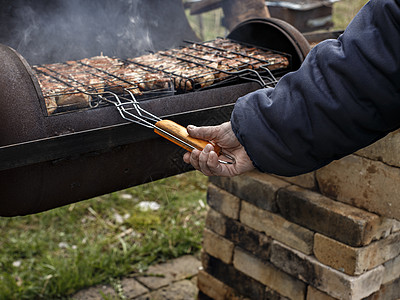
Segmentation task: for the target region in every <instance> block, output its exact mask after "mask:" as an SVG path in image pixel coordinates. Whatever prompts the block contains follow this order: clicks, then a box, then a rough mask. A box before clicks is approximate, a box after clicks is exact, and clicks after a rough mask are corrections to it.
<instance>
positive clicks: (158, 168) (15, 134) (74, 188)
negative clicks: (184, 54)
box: [0, 20, 309, 216]
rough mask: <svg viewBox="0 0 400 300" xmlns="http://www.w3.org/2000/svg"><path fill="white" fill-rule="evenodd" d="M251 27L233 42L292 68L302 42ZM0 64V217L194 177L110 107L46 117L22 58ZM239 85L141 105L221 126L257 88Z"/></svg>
mask: <svg viewBox="0 0 400 300" xmlns="http://www.w3.org/2000/svg"><path fill="white" fill-rule="evenodd" d="M256 22H257V26H253V25H254V24H252V23H251V22H247V25H246V24H244V25H241V26H238V29H237V30H238V32H235V30H234V31H233V32H232V33H231V34H230V35H232V38H233V39H234V40H238V41H241V42H244V43H249V42H251V44H255V45H257V46H259V47H265V48H270V49H273V50H276V51H281V52H284V53H286V54H288V55H289V56H291V61H290V66H289V68H288V70H294V69H296V68H297V67H298V65H299V64H300V63H301V61H302V60H303V59H304V57H305V55H306V53H307V51H308V49H309V48H307V47H308V43H307V46H304V45H305V43H306V42H304V41H305V40H303V39H304V38H302V37H301V36H300V37H296V38H294V39H293V38H292V36H293V32H295V34H297V33H296V31H295V30H294V31H293V29H292V28H291V27H287V28H285V27H284V26H283V27H282V24H281V22H279V21H274V20H265V21H261V20H257V21H256ZM260 23H261V24H263V25H260ZM276 23H279V26H277V25H276ZM243 26H244V27H243ZM254 30H256V32H253V31H254ZM241 31H244V32H246V34H245V35H243V34H242V33H240V32H241ZM279 31H280V32H281V34H280V35H279V34H278V33H277V32H279ZM288 32H289V33H288ZM248 34H250V35H248ZM257 35H258V36H260V41H262V42H261V43H257V40H256V39H255V37H256V36H257ZM268 35H271V36H273V38H271V39H270V40H269V43H268V42H266V41H267V40H268V39H267V38H265V37H264V36H268ZM288 35H289V36H290V38H288ZM228 37H229V36H228ZM249 37H252V38H253V40H252V41H249V40H248V38H249ZM277 39H278V40H289V41H286V42H285V43H284V44H285V45H289V46H290V47H286V48H285V47H282V48H285V49H281V48H280V46H279V44H282V41H279V43H278V46H277V45H276V44H277ZM302 43H304V45H303V46H301V44H302ZM299 45H300V46H299ZM289 48H290V49H289ZM288 49H289V50H288ZM299 53H300V54H299ZM165 55H166V56H172V57H173V56H174V55H176V53H174V52H173V51H165ZM196 59H198V57H196ZM0 61H1V63H2V66H3V67H2V74H0V104H1V109H0V119H1V120H2V126H1V128H0V157H1V159H0V185H1V189H0V215H2V216H15V215H24V214H30V213H36V212H40V211H44V210H48V209H51V208H54V207H58V206H62V205H66V204H69V203H72V202H76V201H80V200H84V199H89V198H91V197H94V196H98V195H102V194H105V193H109V192H113V191H117V190H121V189H124V188H127V187H130V186H134V185H139V184H143V183H145V182H149V181H152V180H157V179H160V178H164V177H167V176H171V175H175V174H179V173H182V172H185V171H188V170H191V167H190V166H188V165H186V164H184V163H183V161H182V154H183V153H184V150H181V149H180V148H179V147H177V146H176V145H174V144H172V143H170V142H168V141H166V140H164V139H162V138H160V137H158V136H157V135H155V134H154V133H153V131H152V130H149V129H148V128H145V127H142V126H139V125H136V124H131V123H127V122H126V121H125V120H123V119H122V118H121V117H120V115H119V113H118V111H117V110H116V109H115V107H113V106H104V107H97V108H94V109H91V108H87V109H80V110H78V111H73V112H70V113H58V114H54V115H53V114H50V115H49V113H48V110H47V108H46V104H45V101H44V95H43V94H42V89H41V88H40V86H39V83H38V80H37V77H36V74H35V73H34V72H33V71H32V68H31V67H30V66H29V65H28V63H27V62H26V61H25V59H24V58H23V57H22V56H20V55H19V54H18V53H17V52H16V51H14V50H12V49H11V48H9V47H6V46H3V45H0ZM139 64H140V63H139V62H138V65H139ZM142 67H143V66H142ZM37 71H38V70H37ZM285 72H287V71H285ZM285 72H283V73H281V74H279V76H281V75H283V74H284V73H285ZM170 75H171V77H173V74H170ZM167 78H168V76H167ZM238 78H239V77H236V78H235V81H234V83H233V84H227V83H226V82H224V84H220V82H218V83H216V85H215V86H207V87H204V86H203V87H202V86H196V84H194V85H192V87H195V88H194V89H193V90H196V91H193V90H190V91H185V90H184V89H182V91H180V92H178V91H177V90H178V89H176V87H177V86H178V87H180V85H177V84H176V82H174V81H173V82H174V84H173V85H172V86H173V93H171V91H172V89H170V88H168V89H166V90H159V91H157V92H156V93H155V94H154V93H152V94H151V97H148V98H144V99H142V101H141V106H142V107H143V108H144V109H145V110H147V111H150V112H151V113H153V114H155V115H157V116H160V117H162V118H169V119H171V120H174V121H176V122H177V123H180V124H181V125H183V126H185V125H188V124H195V125H216V124H220V123H221V122H224V121H227V120H229V119H230V114H231V111H232V109H233V106H234V103H235V101H236V100H237V98H238V97H240V96H242V95H245V94H247V93H249V92H251V91H254V90H256V89H258V88H259V87H260V85H259V83H257V82H254V81H243V80H239V81H237V79H238ZM239 79H240V78H239ZM251 79H254V78H251ZM173 80H176V79H173ZM191 80H192V78H191ZM78 85H79V84H78ZM183 86H184V87H186V84H185V85H183ZM157 93H162V95H161V96H162V97H160V95H158V94H157ZM144 155H146V157H145V158H143V156H144Z"/></svg>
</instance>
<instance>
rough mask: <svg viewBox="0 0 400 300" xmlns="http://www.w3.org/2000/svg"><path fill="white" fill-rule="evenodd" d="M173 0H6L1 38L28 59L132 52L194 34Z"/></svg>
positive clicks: (130, 54) (168, 44)
mask: <svg viewBox="0 0 400 300" xmlns="http://www.w3.org/2000/svg"><path fill="white" fill-rule="evenodd" d="M2 2H7V1H1V0H0V4H2ZM177 4H179V5H180V6H182V3H181V2H180V1H177V0H98V1H96V0H64V1H63V0H39V1H38V0H9V1H8V3H6V5H4V3H3V6H2V7H3V8H1V9H2V10H3V11H4V7H6V8H7V9H6V10H7V13H3V14H1V13H0V18H2V19H3V21H1V22H0V26H1V27H2V28H1V30H2V35H0V38H2V40H0V42H1V43H5V44H7V45H9V46H11V47H13V48H14V49H16V50H17V51H18V52H19V53H21V54H22V56H24V57H25V58H26V59H27V60H28V62H29V63H31V64H39V63H51V62H61V61H66V60H76V59H80V58H84V57H90V56H95V55H100V54H101V53H102V54H104V55H108V56H117V57H121V58H127V57H134V56H137V55H140V54H142V53H144V52H147V51H157V50H160V49H162V48H164V49H165V48H168V47H171V46H176V44H177V43H178V42H177V40H178V41H179V42H181V41H182V40H183V39H184V38H188V37H189V38H191V39H193V38H195V36H194V34H192V32H191V33H190V34H189V36H188V32H189V31H191V29H189V30H188V28H186V27H188V24H187V25H186V24H185V22H187V20H186V19H185V16H184V12H183V9H181V10H182V11H180V9H179V8H180V7H178V6H177ZM172 13H175V14H176V13H182V15H179V16H177V15H175V16H173V14H172ZM182 17H183V18H184V20H180V21H179V22H177V20H176V19H179V18H181V19H182ZM182 22H183V23H182ZM182 24H183V25H182ZM5 26H6V27H8V28H7V29H6V30H7V33H8V34H5V31H4V30H5ZM185 26H186V27H185ZM4 35H6V37H4ZM176 35H177V36H179V38H178V39H175V38H174V36H176Z"/></svg>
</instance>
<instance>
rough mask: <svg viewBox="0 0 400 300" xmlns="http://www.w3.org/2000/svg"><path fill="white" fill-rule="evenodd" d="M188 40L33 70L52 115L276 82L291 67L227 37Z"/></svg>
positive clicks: (280, 56)
mask: <svg viewBox="0 0 400 300" xmlns="http://www.w3.org/2000/svg"><path fill="white" fill-rule="evenodd" d="M187 43H188V46H186V47H182V48H180V49H172V50H167V51H159V52H157V53H153V54H148V55H143V56H140V57H136V58H132V59H120V58H110V57H107V56H97V57H92V58H87V59H82V60H79V61H67V62H65V63H55V64H48V65H40V66H33V67H32V68H33V70H34V71H35V73H36V76H37V79H38V81H39V84H40V87H41V89H42V93H43V97H44V100H45V102H46V107H47V113H48V114H49V115H50V114H58V113H63V112H67V111H74V110H79V109H87V108H93V107H95V106H96V105H97V104H98V103H99V101H98V100H99V99H101V98H104V97H107V96H108V95H113V94H117V95H121V96H122V97H124V96H129V95H131V94H133V95H134V96H135V97H136V98H137V99H138V100H139V101H140V100H144V99H151V98H155V97H157V98H159V97H162V96H167V95H168V96H170V95H173V94H176V93H177V94H179V93H186V92H191V91H197V90H201V89H205V88H212V87H218V86H221V85H229V84H237V83H239V82H242V81H244V80H246V81H248V80H252V81H256V82H258V83H259V84H260V85H261V86H268V85H274V84H275V83H276V79H275V76H276V75H277V74H279V73H280V71H284V72H287V71H288V70H289V68H290V60H291V58H290V56H289V55H287V54H284V53H277V52H273V51H270V50H267V49H261V48H257V47H254V46H252V45H245V44H242V43H238V42H234V41H232V40H228V39H223V38H219V39H215V40H213V41H209V42H205V43H193V42H187ZM102 103H104V101H103V102H102Z"/></svg>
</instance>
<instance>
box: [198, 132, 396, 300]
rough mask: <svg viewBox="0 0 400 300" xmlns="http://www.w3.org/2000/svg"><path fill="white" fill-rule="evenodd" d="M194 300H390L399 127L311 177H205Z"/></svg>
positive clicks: (393, 285) (393, 287)
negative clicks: (207, 179)
mask: <svg viewBox="0 0 400 300" xmlns="http://www.w3.org/2000/svg"><path fill="white" fill-rule="evenodd" d="M207 200H208V204H209V207H210V209H209V211H208V214H207V219H206V228H205V230H204V238H203V251H202V266H203V267H202V270H200V272H199V276H198V286H199V291H200V292H199V299H200V300H201V299H217V300H219V299H257V300H262V299H309V300H311V299H322V300H324V299H385V300H387V299H399V298H400V222H399V220H400V132H399V131H397V132H394V133H392V134H390V135H389V136H387V137H386V138H384V139H383V140H381V141H379V142H377V143H376V144H374V145H372V146H370V147H368V148H365V149H363V150H361V151H359V152H357V153H355V154H353V155H350V156H348V157H345V158H343V159H341V160H339V161H335V162H333V163H331V164H330V165H328V166H326V167H324V168H322V169H320V170H318V171H316V172H313V173H309V174H305V175H302V176H298V177H292V178H284V177H274V176H271V175H268V174H262V173H259V172H256V171H254V172H250V173H247V174H244V175H241V176H238V177H234V178H221V177H212V178H210V183H209V187H208V197H207Z"/></svg>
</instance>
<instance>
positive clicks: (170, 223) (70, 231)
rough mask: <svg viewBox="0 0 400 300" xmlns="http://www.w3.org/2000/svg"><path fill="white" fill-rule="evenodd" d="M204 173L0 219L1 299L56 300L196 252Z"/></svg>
mask: <svg viewBox="0 0 400 300" xmlns="http://www.w3.org/2000/svg"><path fill="white" fill-rule="evenodd" d="M206 185H207V178H206V177H205V176H203V175H202V174H201V173H198V172H190V173H187V174H184V175H178V176H174V177H171V178H167V179H163V180H160V181H157V182H153V183H149V184H145V185H142V186H138V187H135V188H129V189H127V190H124V191H120V192H116V193H112V194H109V195H105V196H102V197H97V198H94V199H92V200H88V201H84V202H80V203H76V204H73V205H70V206H66V207H62V208H57V209H54V210H51V211H47V212H43V213H40V214H36V215H30V216H25V217H16V218H0V228H1V235H0V270H1V271H0V299H37V298H44V299H54V298H61V297H63V296H66V295H69V294H71V293H73V292H74V291H76V290H79V289H80V288H83V287H86V286H91V285H94V284H96V283H99V282H110V281H112V282H115V280H118V278H119V277H120V276H122V275H126V274H129V273H135V272H141V271H143V270H145V269H146V268H147V267H148V266H149V265H150V264H152V263H156V262H160V261H165V260H167V259H171V258H175V257H179V256H181V255H184V254H196V253H198V251H199V249H200V245H201V235H202V229H203V225H204V216H205V213H206V199H205V197H206V194H205V191H206Z"/></svg>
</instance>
